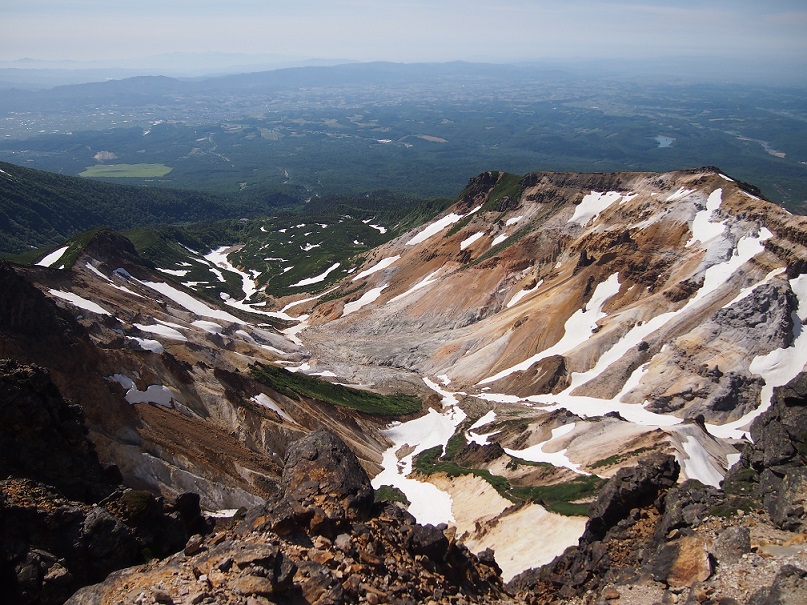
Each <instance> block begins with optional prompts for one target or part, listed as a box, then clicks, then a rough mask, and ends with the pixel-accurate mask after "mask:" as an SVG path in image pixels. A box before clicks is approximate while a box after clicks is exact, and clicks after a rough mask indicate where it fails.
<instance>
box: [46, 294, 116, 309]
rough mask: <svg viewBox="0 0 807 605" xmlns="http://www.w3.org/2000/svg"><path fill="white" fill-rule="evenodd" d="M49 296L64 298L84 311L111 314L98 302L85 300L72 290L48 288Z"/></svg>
mask: <svg viewBox="0 0 807 605" xmlns="http://www.w3.org/2000/svg"><path fill="white" fill-rule="evenodd" d="M48 293H50V295H51V296H55V297H56V298H61V299H62V300H66V301H67V302H69V303H70V304H71V305H73V306H74V307H78V308H79V309H84V310H85V311H90V312H91V313H97V314H98V315H112V313H110V312H109V311H107V310H106V309H104V308H103V307H102V306H101V305H99V304H98V303H94V302H93V301H91V300H87V299H86V298H82V297H81V296H79V295H78V294H73V293H72V292H62V291H61V290H53V289H51V290H48Z"/></svg>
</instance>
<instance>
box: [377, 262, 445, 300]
mask: <svg viewBox="0 0 807 605" xmlns="http://www.w3.org/2000/svg"><path fill="white" fill-rule="evenodd" d="M438 273H440V269H437V270H436V271H432V272H431V273H429V274H428V275H427V276H426V277H424V278H423V279H422V280H421V281H419V282H418V283H416V284H415V285H414V286H412V287H411V288H409V289H408V290H407V291H406V292H404V293H403V294H398V295H397V296H395V297H393V298H391V299H390V300H389V302H390V303H393V302H396V301H398V300H401V299H402V298H404V297H406V296H409V295H410V294H412V292H416V291H417V290H420V289H421V288H425V287H426V286H429V285H431V284H433V283H434V282H436V281H437V279H436V276H437V274H438Z"/></svg>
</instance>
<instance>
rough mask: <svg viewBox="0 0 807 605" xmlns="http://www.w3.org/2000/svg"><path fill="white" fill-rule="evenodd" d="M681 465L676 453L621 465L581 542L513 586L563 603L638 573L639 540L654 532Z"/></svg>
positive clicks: (532, 598)
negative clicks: (631, 465)
mask: <svg viewBox="0 0 807 605" xmlns="http://www.w3.org/2000/svg"><path fill="white" fill-rule="evenodd" d="M679 470H680V469H679V466H678V463H677V462H676V461H675V459H674V458H673V457H672V456H661V457H658V458H655V459H648V460H646V461H645V462H644V463H643V464H640V465H639V466H636V467H631V468H623V469H620V470H619V472H618V473H617V474H616V475H615V476H614V477H613V478H612V479H611V480H610V481H609V482H608V483H607V484H606V486H605V487H604V488H603V490H602V492H600V495H599V497H598V498H597V501H596V502H595V503H593V504H592V505H591V508H590V509H589V521H588V523H587V524H586V530H585V532H584V533H583V536H582V537H581V538H580V541H579V544H578V545H577V546H572V547H570V548H568V549H566V551H565V552H564V553H563V555H561V556H560V557H558V558H556V559H555V560H554V561H553V562H552V563H550V564H548V565H545V566H544V567H542V568H540V569H537V570H528V571H525V572H523V573H522V574H519V575H518V576H516V577H515V578H513V580H512V581H511V582H510V586H511V588H513V589H514V590H517V591H518V592H519V593H520V594H522V596H524V597H525V599H526V600H527V601H529V602H532V603H556V602H557V603H560V602H564V601H565V600H566V599H569V598H571V597H573V596H576V595H580V594H583V593H585V592H586V591H591V590H597V589H598V588H601V587H604V586H606V585H607V584H608V583H609V582H615V581H617V579H618V578H620V577H622V576H623V574H627V573H631V572H632V573H635V572H636V569H637V567H638V566H639V564H640V562H641V552H640V550H641V547H638V548H637V544H642V543H645V542H646V541H647V540H648V539H649V538H651V537H652V535H653V531H654V529H655V524H656V523H657V521H658V519H659V517H660V514H661V510H662V507H663V501H664V499H663V496H664V494H665V493H666V491H667V490H668V489H669V488H670V487H672V486H673V485H674V484H675V481H676V479H677V478H678V472H679ZM626 570H630V571H626Z"/></svg>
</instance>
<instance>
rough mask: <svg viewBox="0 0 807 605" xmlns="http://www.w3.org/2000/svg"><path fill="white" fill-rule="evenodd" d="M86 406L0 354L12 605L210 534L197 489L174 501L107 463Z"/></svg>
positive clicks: (0, 494) (0, 572) (51, 598)
mask: <svg viewBox="0 0 807 605" xmlns="http://www.w3.org/2000/svg"><path fill="white" fill-rule="evenodd" d="M86 433H87V429H86V427H85V426H84V422H83V417H82V413H81V409H80V408H79V407H78V406H76V405H72V404H69V403H68V402H66V401H65V400H64V399H63V398H62V396H61V394H60V392H59V390H58V389H57V388H56V387H55V386H54V384H53V383H52V382H51V381H50V378H49V376H48V373H47V372H46V371H45V370H43V369H42V368H39V367H36V366H26V365H21V364H19V363H17V362H14V361H11V360H2V361H0V474H2V475H3V476H8V478H7V479H5V480H3V481H0V584H2V586H3V594H4V597H5V598H7V602H10V603H25V604H28V603H31V604H34V603H36V604H40V605H49V604H51V603H54V604H55V603H62V602H63V601H64V600H65V599H66V598H67V597H68V596H69V595H70V594H72V593H73V592H74V591H75V590H76V589H77V588H79V587H81V586H83V585H86V584H88V583H91V582H97V581H99V580H101V579H103V578H104V577H105V576H106V575H107V574H109V573H110V572H112V571H115V570H117V569H120V568H122V567H126V566H130V565H133V564H135V563H138V562H142V561H143V560H144V559H146V558H149V557H152V556H165V555H167V554H170V553H171V552H175V551H176V550H178V549H180V548H182V546H184V544H185V542H186V540H187V536H188V535H189V531H191V532H204V531H206V523H205V522H204V520H203V519H202V518H201V511H200V510H199V500H198V496H196V497H195V499H194V495H191V494H187V495H185V496H183V497H182V499H181V501H177V502H176V503H175V504H174V505H168V504H166V503H165V502H163V500H162V499H159V498H156V497H154V496H153V495H151V494H149V493H148V492H138V491H134V490H130V489H125V488H123V486H120V485H118V484H117V483H116V481H119V480H120V475H119V474H118V473H116V472H115V471H116V469H106V470H105V469H103V468H102V467H101V465H100V464H99V462H98V458H97V456H96V454H95V449H94V447H93V445H92V443H91V442H90V441H89V440H88V439H87V437H86Z"/></svg>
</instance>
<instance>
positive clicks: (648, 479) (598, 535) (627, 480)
mask: <svg viewBox="0 0 807 605" xmlns="http://www.w3.org/2000/svg"><path fill="white" fill-rule="evenodd" d="M679 471H680V467H679V466H678V463H677V462H676V461H675V458H673V457H672V456H663V457H660V458H658V459H656V460H646V461H644V463H643V464H641V465H639V466H635V467H630V468H621V469H619V471H618V472H617V474H616V475H614V477H613V478H612V479H611V480H610V481H609V482H608V483H607V484H606V485H605V487H604V488H603V490H602V491H601V492H600V495H599V497H598V498H597V501H596V502H595V503H594V504H592V505H591V508H590V509H589V521H588V523H587V524H586V531H585V532H584V533H583V536H582V537H581V538H580V541H581V543H591V542H594V541H595V540H601V539H602V538H603V536H604V535H605V532H607V531H608V530H609V529H610V528H611V527H613V526H614V525H615V524H616V523H617V522H618V521H620V520H622V519H624V518H626V517H627V516H628V513H629V512H630V511H631V509H634V508H641V507H644V506H647V505H648V504H651V503H652V502H653V501H654V500H655V499H656V498H658V496H659V492H660V491H662V490H667V489H669V488H670V487H672V486H673V485H675V481H676V480H677V479H678V473H679Z"/></svg>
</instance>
